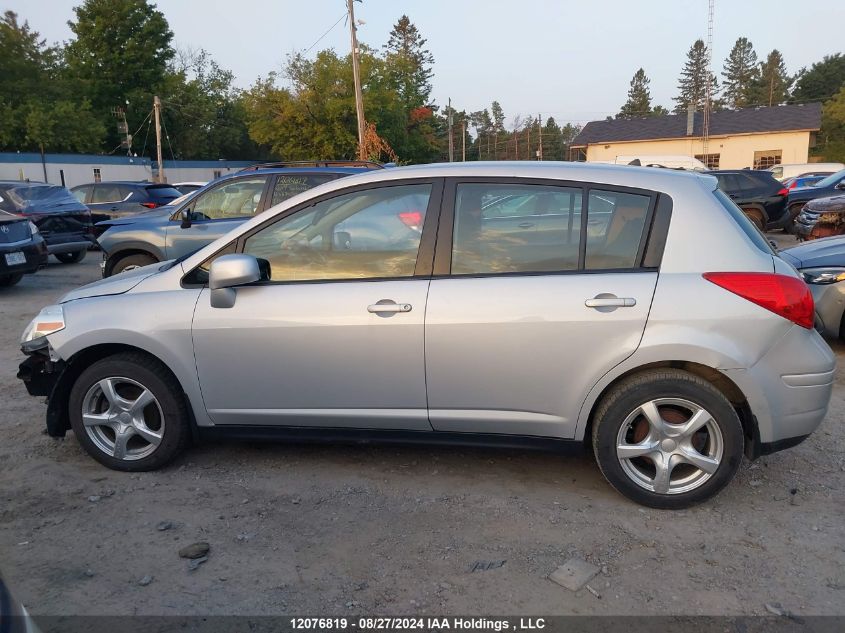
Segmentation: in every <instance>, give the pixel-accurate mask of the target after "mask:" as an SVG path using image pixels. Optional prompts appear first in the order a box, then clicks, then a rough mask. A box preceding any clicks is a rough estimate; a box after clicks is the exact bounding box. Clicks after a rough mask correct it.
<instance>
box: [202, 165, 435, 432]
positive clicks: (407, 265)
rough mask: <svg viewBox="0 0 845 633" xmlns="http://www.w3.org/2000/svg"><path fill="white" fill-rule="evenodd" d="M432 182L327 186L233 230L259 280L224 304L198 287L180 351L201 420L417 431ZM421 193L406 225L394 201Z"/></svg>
mask: <svg viewBox="0 0 845 633" xmlns="http://www.w3.org/2000/svg"><path fill="white" fill-rule="evenodd" d="M440 187H441V185H440V183H439V182H438V181H436V180H413V181H401V182H395V183H390V185H389V186H388V185H384V184H378V185H369V186H363V187H357V188H355V189H353V190H344V191H343V192H341V193H332V194H328V195H327V196H324V197H322V198H321V199H318V200H317V201H316V202H314V203H308V204H307V205H305V206H303V207H300V208H297V209H295V210H293V211H292V212H289V213H286V214H284V215H282V216H281V217H279V218H274V219H273V220H272V221H271V222H268V223H265V224H263V225H260V226H259V227H258V228H256V229H253V230H252V231H251V232H249V233H248V234H246V235H244V236H242V237H241V238H240V239H239V240H238V242H237V247H236V248H235V249H234V250H238V251H241V252H243V253H247V254H251V255H254V256H256V257H258V258H260V259H261V260H264V261H266V266H267V268H268V270H269V280H268V281H266V282H263V283H257V284H253V285H249V286H245V287H239V288H238V289H237V296H236V301H235V304H234V306H233V307H232V308H227V309H221V308H214V307H211V304H210V300H209V290H208V289H207V288H205V289H203V291H202V293H201V295H200V298H199V301H198V303H197V308H196V312H195V315H194V320H193V340H194V353H195V357H196V363H197V372H198V376H199V381H200V385H201V387H202V393H203V399H204V402H205V406H206V408H207V411H208V414H209V416H210V417H211V418H212V420H213V421H214V423H215V424H220V425H223V424H247V425H252V424H257V425H268V424H269V425H286V426H321V427H361V428H381V429H404V430H416V431H429V430H431V426H430V424H429V422H428V412H427V402H426V387H425V365H424V338H423V334H424V318H425V304H426V295H427V293H428V286H429V283H430V272H431V261H432V254H433V245H434V238H435V233H434V230H435V226H434V225H435V224H436V220H437V217H436V215H437V211H438V209H439V199H440ZM421 199H424V204H422V205H421V206H418V207H417V212H418V213H420V214H421V215H422V218H421V222H420V223H418V224H417V225H410V224H409V223H407V222H406V221H405V220H403V219H402V218H403V216H401V214H402V213H406V212H407V209H408V207H409V204H414V205H420V202H421ZM385 209H389V210H392V213H387V212H386V211H385ZM377 222H378V223H381V224H383V225H384V226H383V229H384V230H381V231H378V232H375V231H359V232H355V231H352V230H350V227H354V226H358V227H366V226H370V227H371V226H373V225H374V224H375V223H377ZM377 236H380V237H377ZM359 237H360V239H359ZM224 250H225V251H226V252H229V251H230V250H232V249H224ZM203 267H207V265H205V264H204V265H203V266H202V267H201V269H202V268H203Z"/></svg>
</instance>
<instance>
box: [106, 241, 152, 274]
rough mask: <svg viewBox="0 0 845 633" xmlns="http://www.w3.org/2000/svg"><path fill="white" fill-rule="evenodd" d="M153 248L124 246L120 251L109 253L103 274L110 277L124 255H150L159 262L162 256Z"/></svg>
mask: <svg viewBox="0 0 845 633" xmlns="http://www.w3.org/2000/svg"><path fill="white" fill-rule="evenodd" d="M153 250H154V249H150V248H147V249H144V248H140V247H137V246H136V247H128V248H124V249H121V250H119V251H115V252H114V253H109V255H108V257H106V268H105V270H104V271H103V273H104V274H103V276H104V277H110V276H111V274H112V271H113V270H114V266H115V264H117V262H119V261H120V260H121V259H123V258H124V257H130V256H132V255H147V256H149V257H152V258H153V259H154V260H156V261H157V262H160V261H162V258H161V257H159V255H158V254H156V253H154V252H153Z"/></svg>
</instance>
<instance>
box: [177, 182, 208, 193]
mask: <svg viewBox="0 0 845 633" xmlns="http://www.w3.org/2000/svg"><path fill="white" fill-rule="evenodd" d="M207 184H208V182H197V181H192V182H174V183H173V184H172V185H171V186H172V187H173V188H174V189H176V191H178V192H179V193H181V194H182V195H185V194H186V193H191V192H192V191H196V190H197V189H202V188H203V187H205V186H206V185H207Z"/></svg>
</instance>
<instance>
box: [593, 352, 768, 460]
mask: <svg viewBox="0 0 845 633" xmlns="http://www.w3.org/2000/svg"><path fill="white" fill-rule="evenodd" d="M658 368H672V369H680V370H683V371H687V372H689V373H691V374H693V375H696V376H698V377H700V378H702V379H704V380H706V381H707V382H709V383H710V384H711V385H713V386H714V387H715V388H716V389H718V390H719V391H720V392H721V393H722V395H724V396H725V398H727V399H728V401H729V402H730V403H731V405H732V406H733V407H734V410H735V411H736V412H737V415H738V416H739V420H740V422H741V423H742V430H743V434H744V435H745V454H746V456H747V457H748V458H749V459H754V458H756V457H758V456H759V445H760V433H759V430H758V427H757V420H756V418H755V417H754V414H753V413H752V411H751V405H750V404H749V402H748V398H747V397H746V395H745V394H744V393H743V391H742V389H740V388H739V386H738V385H737V384H736V383H735V382H734V381H733V380H731V379H730V378H729V377H728V376H726V375H725V374H724V373H722V372H720V371H719V370H718V369H714V368H713V367H710V366H708V365H704V364H702V363H698V362H695V361H689V360H665V361H655V362H651V363H646V364H644V365H639V366H637V367H632V368H631V369H628V370H626V371H624V372H622V373H620V374H619V375H618V376H616V377H614V378H613V379H612V380H611V381H610V382H609V383H608V384H606V385H604V387H603V388H602V389H601V392H600V393H599V394H598V395H597V396H596V397H595V399H594V400H593V401H592V404H591V406H590V410H589V413H588V415H587V420H586V425H585V426H584V435H583V441H584V443H585V444H589V443H590V441H591V439H590V438H591V437H592V429H593V422H594V417H595V413H596V411H597V410H598V408H599V407H600V406H601V403H602V401H603V400H604V397H605V396H606V395H607V394H608V393H609V392H610V391H611V390H612V389H613V388H614V387H615V386H616V385H617V384H619V383H620V382H621V381H622V380H625V379H626V378H629V377H630V376H633V375H635V374H639V373H642V372H644V371H648V370H650V369H658Z"/></svg>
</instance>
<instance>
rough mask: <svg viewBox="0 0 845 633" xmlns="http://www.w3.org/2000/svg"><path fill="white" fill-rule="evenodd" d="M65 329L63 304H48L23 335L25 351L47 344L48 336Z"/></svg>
mask: <svg viewBox="0 0 845 633" xmlns="http://www.w3.org/2000/svg"><path fill="white" fill-rule="evenodd" d="M63 329H65V312H64V310H63V309H62V306H59V305H54V306H47V307H46V308H44V309H43V310H41V312H39V313H38V316H37V317H35V318H34V319H33V320H32V321H30V322H29V325H27V326H26V329H25V330H24V331H23V336H22V337H21V349H23V351H24V352H28V351H33V350H36V349H40V348H42V347H44V346H45V345H46V344H47V338H46V337H47V336H48V335H50V334H53V333H54V332H58V331H59V330H63Z"/></svg>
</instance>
